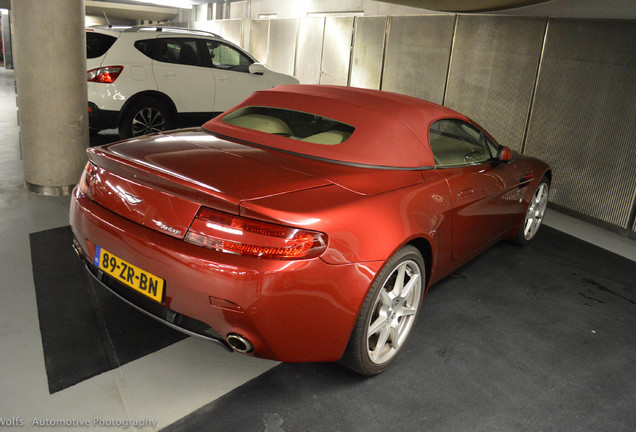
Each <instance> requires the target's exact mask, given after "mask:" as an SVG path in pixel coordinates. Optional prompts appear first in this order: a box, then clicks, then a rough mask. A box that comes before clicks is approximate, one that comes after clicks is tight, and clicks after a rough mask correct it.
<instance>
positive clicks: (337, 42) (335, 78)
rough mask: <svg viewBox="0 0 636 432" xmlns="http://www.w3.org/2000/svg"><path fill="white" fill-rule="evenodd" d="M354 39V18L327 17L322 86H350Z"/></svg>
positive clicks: (323, 47) (323, 49)
mask: <svg viewBox="0 0 636 432" xmlns="http://www.w3.org/2000/svg"><path fill="white" fill-rule="evenodd" d="M352 38H353V17H327V19H326V22H325V39H324V41H323V46H322V67H321V71H322V74H321V76H320V84H331V85H343V86H346V85H347V84H348V82H349V65H350V64H351V43H352Z"/></svg>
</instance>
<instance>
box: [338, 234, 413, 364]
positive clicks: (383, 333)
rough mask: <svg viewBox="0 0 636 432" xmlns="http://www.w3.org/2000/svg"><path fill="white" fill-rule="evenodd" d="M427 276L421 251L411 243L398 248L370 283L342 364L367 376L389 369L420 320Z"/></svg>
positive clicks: (341, 360)
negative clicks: (418, 319)
mask: <svg viewBox="0 0 636 432" xmlns="http://www.w3.org/2000/svg"><path fill="white" fill-rule="evenodd" d="M425 279H426V271H425V266H424V259H423V258H422V255H421V254H420V252H419V251H418V250H417V249H416V248H415V247H413V246H410V245H407V246H404V247H403V248H402V249H400V250H399V251H397V252H396V254H395V255H394V256H393V257H392V258H391V259H390V260H389V261H388V262H387V263H386V265H385V266H384V268H383V269H382V270H381V271H380V274H379V275H378V277H377V278H376V280H375V282H374V283H373V285H372V286H371V289H370V290H369V293H368V294H367V298H366V299H365V301H364V304H363V305H362V309H361V310H360V315H359V316H358V319H357V321H356V324H355V326H354V328H353V331H352V333H351V337H350V338H349V343H348V344H347V348H346V349H345V352H344V355H343V356H342V358H341V359H340V360H339V363H340V364H341V365H343V366H345V367H347V368H349V369H351V370H354V371H356V372H358V373H360V374H362V375H366V376H373V375H377V374H379V373H382V372H384V371H385V370H386V369H388V368H389V366H391V364H392V363H393V362H394V361H395V359H396V357H397V356H398V354H399V353H400V352H401V351H402V349H403V348H404V346H405V345H406V342H407V340H408V338H409V336H410V334H411V331H412V330H413V327H414V325H415V322H416V321H417V317H418V315H419V311H420V305H421V303H422V296H423V293H424V289H425V287H426V280H425Z"/></svg>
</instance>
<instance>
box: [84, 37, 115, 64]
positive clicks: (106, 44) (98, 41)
mask: <svg viewBox="0 0 636 432" xmlns="http://www.w3.org/2000/svg"><path fill="white" fill-rule="evenodd" d="M116 40H117V38H116V37H114V36H109V35H105V34H102V33H94V32H89V31H87V32H86V58H89V59H92V58H97V57H101V56H103V55H104V54H106V51H108V49H109V48H110V47H111V46H113V44H114V43H115V41H116Z"/></svg>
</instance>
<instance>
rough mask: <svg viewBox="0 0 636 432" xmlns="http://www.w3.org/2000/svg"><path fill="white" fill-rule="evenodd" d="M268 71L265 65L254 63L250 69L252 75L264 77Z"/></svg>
mask: <svg viewBox="0 0 636 432" xmlns="http://www.w3.org/2000/svg"><path fill="white" fill-rule="evenodd" d="M267 70H268V69H267V68H266V67H265V65H264V64H263V63H252V64H251V65H250V67H249V71H250V73H251V74H252V75H263V74H264V73H265V72H267Z"/></svg>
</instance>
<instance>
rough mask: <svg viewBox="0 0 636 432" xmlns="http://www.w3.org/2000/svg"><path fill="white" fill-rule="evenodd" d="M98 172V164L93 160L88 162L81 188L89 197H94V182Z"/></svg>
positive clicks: (80, 183) (81, 179)
mask: <svg viewBox="0 0 636 432" xmlns="http://www.w3.org/2000/svg"><path fill="white" fill-rule="evenodd" d="M96 173H97V166H96V165H95V164H94V163H93V162H88V163H87V164H86V166H85V167H84V172H83V173H82V177H81V178H80V181H79V187H80V190H81V191H82V193H83V194H84V195H86V196H87V197H88V198H91V199H92V198H93V182H94V181H95V174H96Z"/></svg>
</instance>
